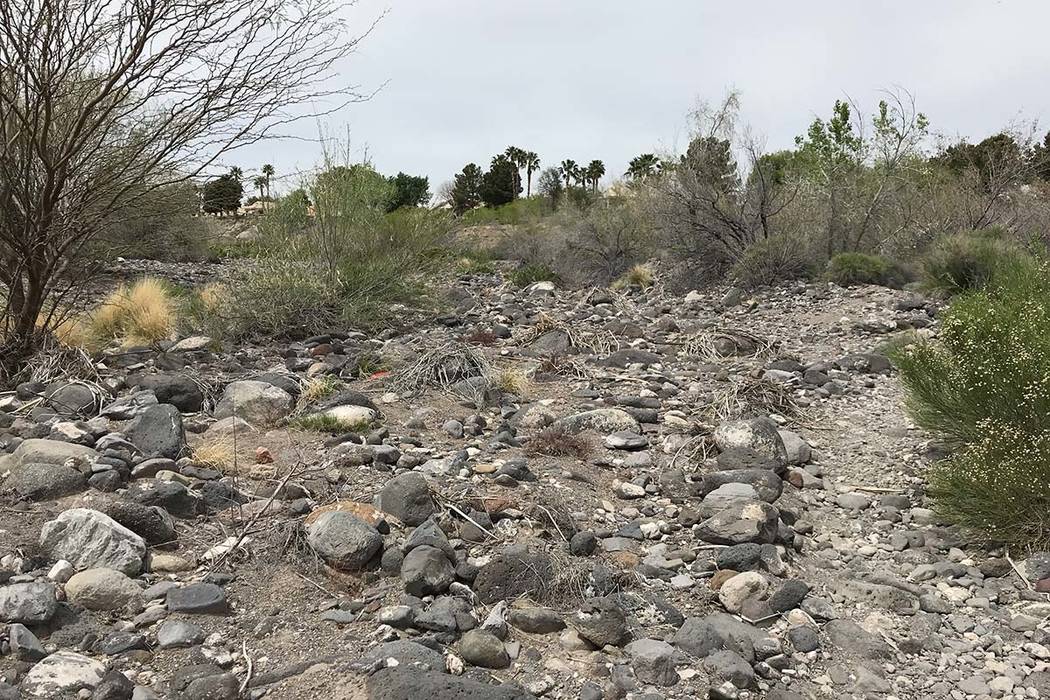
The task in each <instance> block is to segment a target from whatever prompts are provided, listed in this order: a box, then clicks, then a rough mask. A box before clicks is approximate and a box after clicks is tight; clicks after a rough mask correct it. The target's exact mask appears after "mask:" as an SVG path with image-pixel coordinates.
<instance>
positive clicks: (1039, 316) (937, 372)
mask: <svg viewBox="0 0 1050 700" xmlns="http://www.w3.org/2000/svg"><path fill="white" fill-rule="evenodd" d="M892 358H893V360H894V362H895V364H896V365H897V367H898V369H899V370H900V373H901V377H902V379H903V381H904V384H905V386H906V388H907V389H908V398H907V405H908V408H909V410H910V412H911V415H912V416H913V417H914V419H915V421H916V422H917V423H918V424H919V425H920V426H922V427H924V428H926V429H927V430H930V431H931V432H933V433H934V434H935V435H937V436H938V437H939V438H941V439H942V440H943V441H944V442H945V443H946V444H947V445H948V446H949V447H951V448H952V449H953V450H954V451H953V454H952V455H951V456H950V457H949V458H948V459H947V460H945V461H943V462H941V463H939V464H937V465H935V466H934V467H933V468H932V469H931V472H930V484H931V491H930V493H931V495H932V496H933V498H934V503H935V505H936V507H937V509H938V510H939V511H940V512H941V513H942V514H943V515H944V516H945V517H946V518H948V519H950V520H951V521H952V522H956V523H958V524H960V525H962V526H964V527H966V528H968V529H969V530H971V531H972V532H973V533H974V534H975V535H977V536H980V537H984V538H986V539H987V540H990V541H994V542H1004V543H1007V544H1013V545H1019V546H1020V545H1025V546H1046V545H1048V544H1050V538H1048V537H1047V533H1050V511H1047V509H1046V507H1045V504H1046V503H1048V502H1050V478H1048V477H1050V427H1048V425H1047V421H1046V416H1047V415H1050V277H1048V275H1047V273H1046V271H1045V270H1042V269H1039V268H1037V267H1028V266H1021V267H1004V268H1000V269H999V270H997V271H996V272H995V273H994V274H993V275H992V277H991V278H990V279H989V280H988V281H987V282H986V283H985V285H984V287H983V288H981V289H980V290H978V291H975V292H969V293H967V294H963V295H961V296H959V297H957V298H956V299H955V301H953V303H952V304H951V306H950V307H949V308H948V310H947V311H946V312H945V313H944V315H943V323H942V326H941V332H940V335H939V337H938V338H937V339H936V340H918V341H917V342H915V343H911V344H909V345H906V346H904V347H901V348H900V349H898V350H897V351H895V352H894V353H893V355H892Z"/></svg>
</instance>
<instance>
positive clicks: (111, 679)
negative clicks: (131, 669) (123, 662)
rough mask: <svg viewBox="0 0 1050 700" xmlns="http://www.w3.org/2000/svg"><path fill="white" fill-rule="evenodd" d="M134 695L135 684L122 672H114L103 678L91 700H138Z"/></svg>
mask: <svg viewBox="0 0 1050 700" xmlns="http://www.w3.org/2000/svg"><path fill="white" fill-rule="evenodd" d="M134 693H135V684H134V683H132V682H131V681H130V680H128V677H127V676H125V675H124V674H123V673H121V672H120V671H116V670H113V671H110V672H108V673H107V674H106V675H104V676H102V680H101V681H99V683H98V685H96V686H95V692H93V693H92V694H91V700H137V699H136V698H135V697H134Z"/></svg>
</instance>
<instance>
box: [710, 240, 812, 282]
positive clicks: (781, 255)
mask: <svg viewBox="0 0 1050 700" xmlns="http://www.w3.org/2000/svg"><path fill="white" fill-rule="evenodd" d="M730 276H731V277H732V278H733V279H735V280H736V281H737V283H738V284H740V285H741V286H743V287H746V288H749V289H750V288H754V287H761V286H767V285H773V284H777V283H778V282H785V281H788V280H797V279H808V278H810V277H812V276H813V262H812V257H811V255H810V253H809V250H808V249H807V247H806V246H805V245H804V244H802V243H801V242H800V241H799V240H798V239H796V238H794V237H792V236H784V235H781V236H773V237H771V238H765V239H763V240H760V241H758V242H756V243H753V244H752V245H751V246H750V247H748V249H747V250H745V251H744V253H743V254H742V255H741V256H740V258H739V259H738V260H737V261H736V263H734V265H733V267H732V269H731V270H730Z"/></svg>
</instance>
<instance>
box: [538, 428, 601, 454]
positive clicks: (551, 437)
mask: <svg viewBox="0 0 1050 700" xmlns="http://www.w3.org/2000/svg"><path fill="white" fill-rule="evenodd" d="M526 451H527V452H528V453H529V454H531V455H544V456H547V457H575V458H577V459H586V458H587V457H589V456H590V454H591V453H592V452H593V451H594V445H593V444H591V441H590V440H588V439H587V438H586V437H584V436H583V435H580V434H577V433H571V432H569V431H568V430H565V429H564V428H562V427H559V426H551V427H549V428H544V429H543V430H541V431H539V432H538V433H536V434H535V435H533V436H532V437H531V438H529V442H528V444H527V446H526Z"/></svg>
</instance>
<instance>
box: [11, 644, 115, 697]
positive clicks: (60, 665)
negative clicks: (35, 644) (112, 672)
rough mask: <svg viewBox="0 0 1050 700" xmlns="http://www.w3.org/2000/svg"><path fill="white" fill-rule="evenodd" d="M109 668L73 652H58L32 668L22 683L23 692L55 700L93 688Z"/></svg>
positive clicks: (31, 695) (30, 695)
mask: <svg viewBox="0 0 1050 700" xmlns="http://www.w3.org/2000/svg"><path fill="white" fill-rule="evenodd" d="M105 673H106V667H105V666H104V665H103V664H101V663H99V662H98V661H95V660H94V659H90V658H88V657H87V656H83V655H81V654H76V653H74V652H72V651H56V652H55V653H54V654H51V655H50V656H48V657H47V658H45V659H44V660H43V661H41V662H39V663H38V664H37V665H35V666H33V668H31V669H30V670H29V673H27V674H26V676H25V678H24V679H23V680H22V684H21V686H20V687H21V689H22V692H23V693H24V694H25V695H27V696H29V697H31V698H56V697H60V696H62V695H64V694H69V693H75V692H76V691H78V690H82V689H85V688H86V689H92V688H94V687H95V686H97V685H98V684H99V682H100V681H101V680H102V677H103V676H104V675H105Z"/></svg>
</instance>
